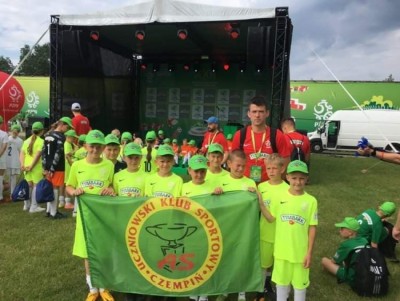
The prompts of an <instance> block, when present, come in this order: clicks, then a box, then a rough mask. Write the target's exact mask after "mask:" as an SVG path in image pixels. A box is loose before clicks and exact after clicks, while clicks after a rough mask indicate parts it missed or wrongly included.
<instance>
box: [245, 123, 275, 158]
mask: <svg viewBox="0 0 400 301" xmlns="http://www.w3.org/2000/svg"><path fill="white" fill-rule="evenodd" d="M270 129H271V133H270V135H271V136H270V138H269V141H270V142H271V148H272V151H273V152H274V153H277V152H278V148H277V147H276V128H272V127H271V128H270ZM246 133H247V126H245V127H243V128H241V129H240V149H241V150H243V144H244V141H245V140H246Z"/></svg>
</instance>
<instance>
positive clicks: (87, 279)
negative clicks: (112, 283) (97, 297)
mask: <svg viewBox="0 0 400 301" xmlns="http://www.w3.org/2000/svg"><path fill="white" fill-rule="evenodd" d="M86 283H87V285H88V287H89V291H90V292H91V293H97V292H98V291H99V290H98V289H97V288H96V287H93V285H92V280H91V279H90V275H86Z"/></svg>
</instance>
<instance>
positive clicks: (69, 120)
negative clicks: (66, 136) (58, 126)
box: [60, 116, 74, 128]
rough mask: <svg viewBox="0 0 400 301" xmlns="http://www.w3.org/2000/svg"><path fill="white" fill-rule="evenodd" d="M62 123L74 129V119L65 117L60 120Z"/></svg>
mask: <svg viewBox="0 0 400 301" xmlns="http://www.w3.org/2000/svg"><path fill="white" fill-rule="evenodd" d="M60 121H62V122H64V123H66V124H68V125H69V127H70V128H74V127H73V125H72V119H71V118H69V117H65V116H64V117H61V118H60Z"/></svg>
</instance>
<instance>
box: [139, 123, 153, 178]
mask: <svg viewBox="0 0 400 301" xmlns="http://www.w3.org/2000/svg"><path fill="white" fill-rule="evenodd" d="M156 137H157V135H156V132H154V131H149V132H147V134H146V138H145V140H146V146H145V147H143V148H142V154H143V159H144V160H142V164H141V165H140V169H142V170H143V171H144V172H147V173H150V174H153V173H155V172H156V171H157V166H156V165H157V164H156V156H157V149H156Z"/></svg>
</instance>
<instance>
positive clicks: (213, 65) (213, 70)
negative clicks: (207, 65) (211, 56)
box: [211, 62, 217, 73]
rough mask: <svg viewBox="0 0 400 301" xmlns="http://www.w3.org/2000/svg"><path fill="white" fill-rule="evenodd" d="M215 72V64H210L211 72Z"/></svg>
mask: <svg viewBox="0 0 400 301" xmlns="http://www.w3.org/2000/svg"><path fill="white" fill-rule="evenodd" d="M215 71H217V64H216V63H215V62H212V63H211V72H212V73H215Z"/></svg>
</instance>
